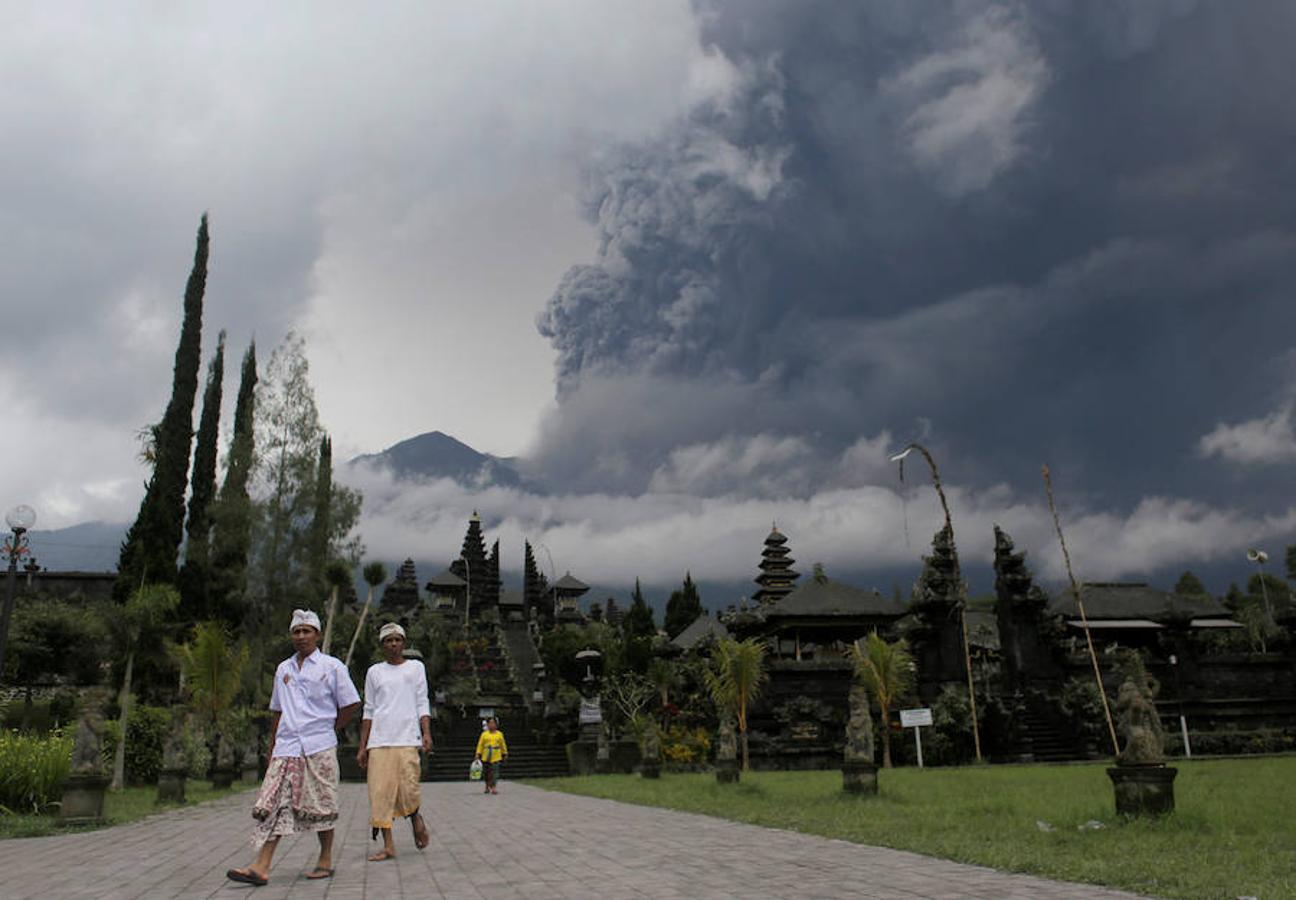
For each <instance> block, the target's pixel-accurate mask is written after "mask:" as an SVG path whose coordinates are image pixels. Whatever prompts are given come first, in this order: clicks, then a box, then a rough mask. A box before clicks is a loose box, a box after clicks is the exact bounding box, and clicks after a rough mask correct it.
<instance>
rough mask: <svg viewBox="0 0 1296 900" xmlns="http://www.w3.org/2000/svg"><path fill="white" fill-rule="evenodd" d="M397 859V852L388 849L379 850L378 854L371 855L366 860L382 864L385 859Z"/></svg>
mask: <svg viewBox="0 0 1296 900" xmlns="http://www.w3.org/2000/svg"><path fill="white" fill-rule="evenodd" d="M395 858H396V851H395V850H387V849H386V848H384V849H382V850H379V851H378V852H377V853H370V854H369V855H368V856H367V857H366V859H368V860H369V862H382V861H383V860H384V859H395Z"/></svg>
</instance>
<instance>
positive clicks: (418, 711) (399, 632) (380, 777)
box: [356, 622, 432, 862]
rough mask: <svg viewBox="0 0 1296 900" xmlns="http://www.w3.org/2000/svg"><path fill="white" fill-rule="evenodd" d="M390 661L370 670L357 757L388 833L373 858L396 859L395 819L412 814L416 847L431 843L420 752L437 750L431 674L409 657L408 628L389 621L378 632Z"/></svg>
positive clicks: (375, 819) (378, 826)
mask: <svg viewBox="0 0 1296 900" xmlns="http://www.w3.org/2000/svg"><path fill="white" fill-rule="evenodd" d="M378 640H379V642H380V643H381V644H382V651H383V657H384V661H383V662H380V663H375V664H374V665H372V666H370V667H369V671H368V672H367V673H366V674H365V688H364V719H363V720H362V721H361V723H360V750H359V752H358V753H357V754H356V761H357V762H358V763H359V764H360V767H361V768H362V769H367V770H368V773H369V825H370V827H372V828H373V830H374V836H375V837H377V835H378V832H380V831H381V832H382V836H383V848H382V849H381V850H379V851H378V852H377V853H374V854H372V855H370V856H369V861H370V862H380V861H382V860H385V859H394V858H395V856H396V844H395V842H394V841H393V839H392V821H393V820H394V819H396V818H399V817H406V818H408V819H409V820H410V825H411V826H412V827H413V829H414V846H416V847H418V848H419V849H420V850H422V849H423V848H424V847H426V846H427V845H428V832H427V826H426V825H425V824H424V822H423V817H422V816H421V815H419V800H420V797H421V791H420V790H419V750H420V749H421V750H423V752H425V753H426V752H427V751H429V750H431V749H432V731H431V722H432V713H431V708H430V707H429V706H428V685H427V672H425V671H424V669H423V663H421V662H419V661H418V660H417V659H406V658H405V629H404V628H402V627H401V626H399V625H397V624H396V623H395V622H388V623H387V624H386V625H384V626H383V627H382V628H381V629H380V630H379V632H378Z"/></svg>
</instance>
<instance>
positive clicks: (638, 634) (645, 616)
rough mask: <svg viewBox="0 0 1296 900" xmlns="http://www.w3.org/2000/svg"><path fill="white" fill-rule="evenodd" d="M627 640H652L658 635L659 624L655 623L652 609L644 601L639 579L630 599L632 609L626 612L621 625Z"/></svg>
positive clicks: (636, 580)
mask: <svg viewBox="0 0 1296 900" xmlns="http://www.w3.org/2000/svg"><path fill="white" fill-rule="evenodd" d="M621 628H622V629H623V630H624V631H625V634H626V637H627V638H651V637H652V636H653V635H655V634H656V633H657V623H656V622H654V621H653V611H652V607H651V606H649V605H648V601H647V600H645V599H644V595H643V589H642V588H641V587H640V586H639V579H638V578H636V579H635V588H634V594H633V595H631V597H630V609H629V610H628V611H627V612H626V617H625V622H624V623H623V624H622V625H621Z"/></svg>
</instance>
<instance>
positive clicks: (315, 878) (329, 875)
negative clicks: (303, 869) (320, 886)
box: [306, 866, 333, 881]
mask: <svg viewBox="0 0 1296 900" xmlns="http://www.w3.org/2000/svg"><path fill="white" fill-rule="evenodd" d="M316 872H323V873H324V874H323V875H317V874H315V873H316ZM306 877H307V878H309V879H310V880H311V881H322V880H323V879H325V878H332V877H333V870H332V869H326V868H324V867H323V866H316V867H315V868H313V869H311V870H310V871H309V872H307V873H306Z"/></svg>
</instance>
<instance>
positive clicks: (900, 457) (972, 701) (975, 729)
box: [891, 443, 981, 762]
mask: <svg viewBox="0 0 1296 900" xmlns="http://www.w3.org/2000/svg"><path fill="white" fill-rule="evenodd" d="M914 450H917V451H918V452H919V453H921V454H922V456H923V459H925V460H927V466H928V468H930V469H931V476H932V484H934V485H935V486H936V496H937V497H939V498H940V505H941V509H942V510H943V511H944V512H945V530H946V531H948V532H949V536H950V551H951V555H952V556H953V557H954V582H955V584H957V585H958V606H959V619H960V620H961V624H962V626H963V664H964V667H965V668H966V669H967V686H968V705H969V706H970V707H971V709H972V742H973V745H974V746H975V747H976V761H977V762H981V728H980V726H979V725H978V724H977V708H976V687H975V685H974V684H973V681H972V648H971V645H970V644H969V642H968V627H967V585H966V584H964V583H963V573H962V571H961V567H960V566H959V558H958V548H957V547H956V546H955V544H954V523H953V522H951V521H950V511H949V503H947V502H946V501H945V488H944V487H942V486H941V480H940V470H939V469H937V468H936V460H934V459H932V455H931V453H929V452H928V450H927V448H926V447H924V446H923V445H922V444H917V443H914V444H910V445H909V446H907V447H905V448H904V449H903V450H901V451H900V452H899V453H897V454H896V455H895V456H893V457H891V462H895V463H899V464H900V481H901V482H902V483H903V482H904V461H905V457H906V456H908V455H909V454H910V453H912V452H913V451H914Z"/></svg>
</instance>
